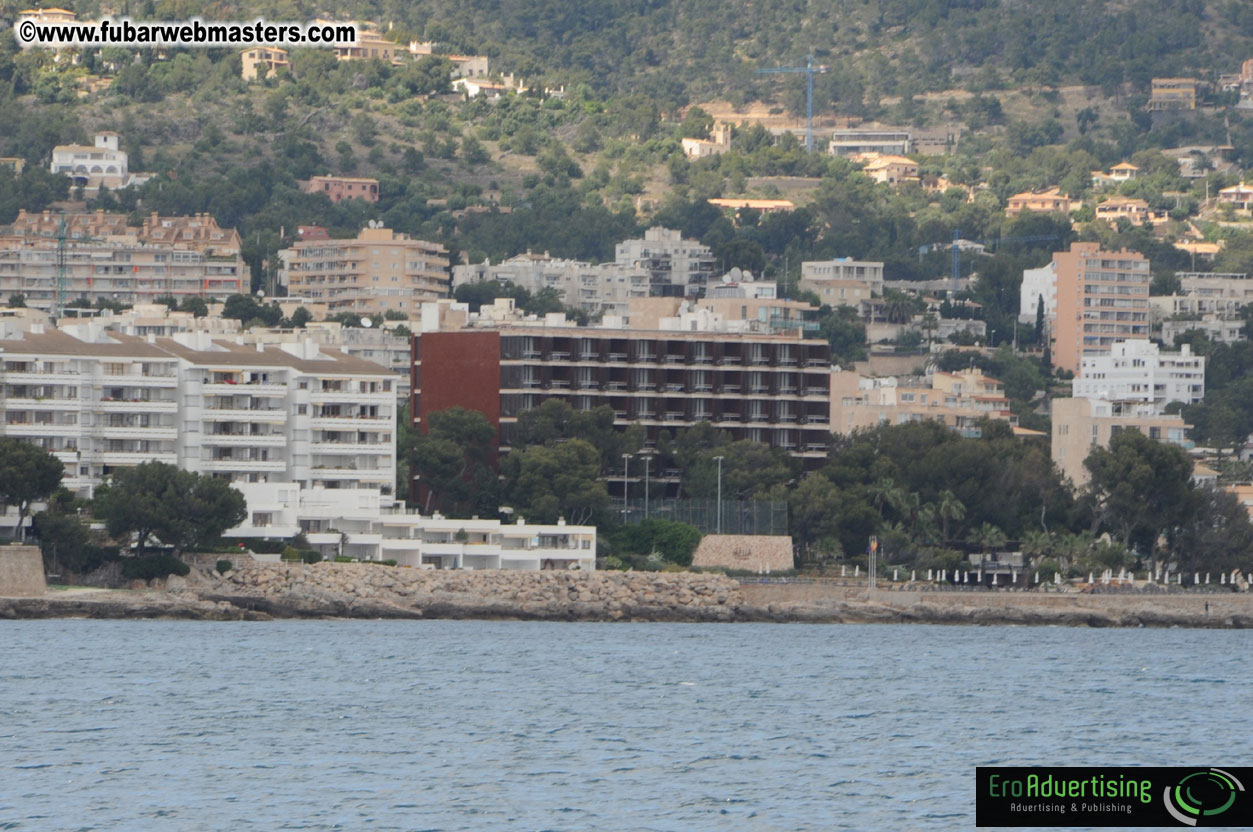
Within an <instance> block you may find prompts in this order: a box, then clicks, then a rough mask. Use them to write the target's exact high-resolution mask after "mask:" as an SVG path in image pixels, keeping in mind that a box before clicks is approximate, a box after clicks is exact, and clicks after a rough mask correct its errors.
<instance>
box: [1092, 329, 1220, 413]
mask: <svg viewBox="0 0 1253 832" xmlns="http://www.w3.org/2000/svg"><path fill="white" fill-rule="evenodd" d="M1081 369H1082V372H1081V373H1080V374H1079V376H1078V377H1077V378H1076V379H1075V380H1074V382H1073V386H1074V395H1075V397H1076V398H1089V399H1111V400H1117V401H1127V402H1143V403H1146V404H1150V405H1152V406H1153V407H1154V408H1155V410H1156V412H1158V413H1161V412H1163V411H1164V410H1165V408H1166V405H1168V404H1170V403H1171V402H1183V403H1184V404H1196V403H1197V402H1199V401H1201V399H1203V398H1205V357H1204V356H1200V355H1193V354H1192V348H1191V347H1190V346H1188V345H1187V344H1184V345H1183V346H1182V347H1181V348H1180V351H1179V352H1176V353H1169V352H1162V351H1160V350H1159V349H1158V347H1157V344H1154V343H1153V342H1152V341H1147V340H1138V341H1120V342H1118V343H1116V344H1114V346H1113V349H1111V350H1110V352H1109V353H1108V354H1107V355H1093V356H1088V357H1085V358H1084V359H1083V363H1082V367H1081Z"/></svg>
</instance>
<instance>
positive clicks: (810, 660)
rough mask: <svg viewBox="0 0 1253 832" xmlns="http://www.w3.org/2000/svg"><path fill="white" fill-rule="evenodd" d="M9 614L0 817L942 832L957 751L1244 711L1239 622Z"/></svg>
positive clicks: (1053, 754)
mask: <svg viewBox="0 0 1253 832" xmlns="http://www.w3.org/2000/svg"><path fill="white" fill-rule="evenodd" d="M3 627H4V634H5V641H4V645H5V646H4V657H5V658H4V661H3V662H2V663H0V665H2V666H3V667H4V668H5V669H4V671H3V673H2V674H0V724H2V725H3V731H4V735H3V737H2V739H3V743H2V744H0V749H2V750H0V770H3V772H4V775H3V777H2V778H0V830H5V829H18V830H27V829H32V830H40V832H43V830H52V831H53V832H62V830H67V831H68V830H91V829H102V830H103V829H127V830H138V832H146V830H154V831H155V830H161V832H165V830H176V832H177V831H178V830H192V832H195V831H196V830H216V829H240V830H253V829H256V830H263V829H264V830H268V829H293V830H294V829H302V830H319V831H321V830H326V831H328V832H329V830H358V829H366V830H396V831H397V832H399V830H405V832H409V830H415V829H418V830H430V832H435V830H438V832H452V831H453V830H495V829H504V828H509V829H513V828H517V829H533V830H554V832H572V831H573V830H584V829H614V830H624V831H626V830H657V831H658V832H671V831H672V830H676V831H677V830H689V829H714V828H716V829H719V830H729V832H738V830H752V832H774V830H778V832H804V831H805V830H815V832H817V831H818V830H822V831H823V832H825V830H829V829H857V830H871V829H917V830H949V829H954V828H968V827H971V826H973V806H972V805H971V800H972V797H971V796H972V794H973V777H974V771H973V770H974V767H975V766H976V765H1032V764H1056V765H1088V764H1094V763H1102V764H1111V765H1115V764H1127V765H1171V764H1176V763H1177V762H1178V761H1180V760H1191V761H1196V762H1198V764H1199V763H1207V764H1221V763H1223V762H1231V761H1238V760H1240V759H1243V755H1244V753H1245V752H1244V749H1243V747H1241V746H1242V738H1241V737H1239V736H1238V735H1237V732H1226V731H1208V732H1207V731H1196V730H1194V728H1195V720H1191V719H1168V718H1166V717H1164V716H1162V715H1163V714H1188V713H1193V712H1194V711H1195V703H1196V702H1204V703H1205V710H1206V712H1207V713H1221V714H1223V715H1224V718H1225V719H1229V720H1232V721H1233V724H1240V723H1243V722H1245V721H1247V720H1248V718H1249V716H1250V715H1253V714H1251V706H1250V703H1253V683H1251V682H1250V679H1249V678H1248V676H1247V674H1245V673H1243V672H1242V666H1241V663H1240V662H1239V661H1231V660H1215V657H1223V656H1243V655H1247V653H1248V649H1249V644H1250V641H1249V636H1248V635H1247V634H1246V633H1243V632H1240V631H1200V630H1169V631H1140V630H1126V631H1106V630H1071V629H1065V628H1041V629H1031V628H996V627H980V628H969V629H963V628H945V627H892V626H873V627H862V626H813V627H780V626H773V625H734V626H704V625H668V624H640V625H634V624H630V625H621V624H619V625H606V624H552V623H523V622H457V621H430V622H365V621H334V622H296V621H293V622H271V623H256V624H253V623H220V624H213V623H199V622H167V621H142V622H141V621H135V622H126V621H121V622H106V621H24V622H5V623H4V625H3ZM1149 656H1151V657H1152V659H1151V661H1150V660H1148V659H1147V657H1149ZM1093 657H1099V660H1096V659H1094V658H1093ZM1129 703H1133V704H1129Z"/></svg>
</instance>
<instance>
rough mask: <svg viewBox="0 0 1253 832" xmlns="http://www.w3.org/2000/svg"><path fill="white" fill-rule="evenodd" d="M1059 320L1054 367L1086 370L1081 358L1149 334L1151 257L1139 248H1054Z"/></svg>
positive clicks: (1054, 334) (1085, 245)
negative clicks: (1139, 250) (1149, 258)
mask: <svg viewBox="0 0 1253 832" xmlns="http://www.w3.org/2000/svg"><path fill="white" fill-rule="evenodd" d="M1053 262H1054V263H1055V264H1056V266H1057V320H1056V325H1055V326H1054V327H1053V332H1052V341H1053V344H1052V353H1053V366H1054V367H1057V368H1060V369H1065V370H1069V371H1071V372H1073V373H1076V374H1077V373H1079V372H1081V367H1080V364H1081V361H1082V359H1084V358H1086V357H1088V356H1093V355H1104V354H1108V353H1109V351H1110V348H1111V347H1112V346H1113V344H1114V342H1115V341H1128V340H1132V339H1136V338H1148V337H1149V281H1150V275H1149V261H1148V258H1147V257H1145V256H1144V255H1142V254H1138V253H1136V252H1134V251H1126V250H1125V249H1124V250H1123V251H1120V252H1116V253H1115V252H1106V251H1101V246H1100V243H1071V245H1070V251H1059V252H1054V253H1053Z"/></svg>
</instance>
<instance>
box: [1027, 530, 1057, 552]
mask: <svg viewBox="0 0 1253 832" xmlns="http://www.w3.org/2000/svg"><path fill="white" fill-rule="evenodd" d="M1021 544H1022V553H1023V554H1024V555H1026V556H1027V557H1029V558H1036V557H1044V556H1046V555H1049V554H1052V552H1053V548H1054V546H1055V545H1056V542H1055V541H1054V540H1053V535H1051V534H1049V533H1048V532H1027V533H1025V534H1024V535H1023V536H1022V541H1021Z"/></svg>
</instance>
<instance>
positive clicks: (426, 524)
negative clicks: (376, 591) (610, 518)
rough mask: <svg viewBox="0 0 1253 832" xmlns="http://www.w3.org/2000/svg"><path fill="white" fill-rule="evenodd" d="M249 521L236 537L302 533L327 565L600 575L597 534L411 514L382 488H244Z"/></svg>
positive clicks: (279, 485) (557, 527)
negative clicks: (340, 561)
mask: <svg viewBox="0 0 1253 832" xmlns="http://www.w3.org/2000/svg"><path fill="white" fill-rule="evenodd" d="M236 487H237V488H238V489H239V490H240V491H241V492H243V494H244V496H245V498H246V499H247V500H248V508H249V515H248V520H247V521H246V522H245V523H244V524H243V525H241V526H239V527H237V528H235V529H233V530H232V531H230V532H228V533H227V536H228V537H234V538H243V539H247V538H266V537H268V538H279V537H291V536H293V535H295V534H297V533H303V534H304V535H305V537H306V538H307V539H308V541H309V544H310V545H311V546H312V547H313V548H315V549H317V550H318V551H319V552H320V553H321V554H322V556H323V557H324V558H327V559H330V558H334V557H336V556H344V557H352V558H358V559H360V560H376V561H377V560H395V561H396V562H397V563H398V564H400V565H402V566H413V567H419V568H427V569H520V570H540V569H580V570H584V571H592V570H594V569H595V568H596V527H595V526H570V525H567V524H566V523H565V521H564V520H559V521H558V522H557V523H555V524H551V525H541V524H535V523H527V522H526V520H525V519H524V518H518V520H517V522H515V523H502V522H501V521H500V520H483V519H479V518H474V519H470V520H458V519H453V518H448V517H442V516H441V515H439V514H436V515H433V516H430V517H423V516H421V515H418V514H408V513H405V512H404V511H403V510H402V504H400V503H398V502H397V501H396V500H394V499H392V498H391V497H388V496H386V495H383V494H381V493H380V492H379V491H378V490H376V489H366V488H359V489H347V490H344V489H325V488H302V487H301V486H299V485H297V484H295V483H238V484H236Z"/></svg>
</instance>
